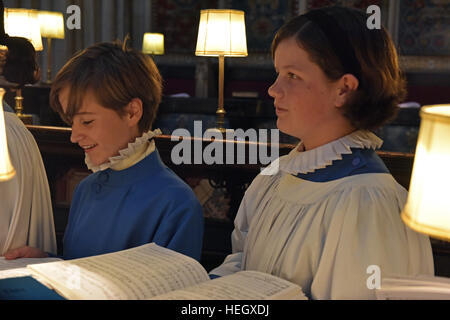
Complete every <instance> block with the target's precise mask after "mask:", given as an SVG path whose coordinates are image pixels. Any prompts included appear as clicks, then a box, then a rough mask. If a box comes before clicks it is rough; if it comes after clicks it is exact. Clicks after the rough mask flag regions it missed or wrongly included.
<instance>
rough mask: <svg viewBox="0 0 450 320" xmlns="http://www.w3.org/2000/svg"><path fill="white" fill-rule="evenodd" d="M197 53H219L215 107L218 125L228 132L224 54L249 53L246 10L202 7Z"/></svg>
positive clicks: (216, 54) (200, 54)
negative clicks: (226, 126) (216, 104)
mask: <svg viewBox="0 0 450 320" xmlns="http://www.w3.org/2000/svg"><path fill="white" fill-rule="evenodd" d="M195 55H197V56H217V57H219V103H218V104H219V105H218V107H217V111H216V115H217V120H216V122H217V128H216V129H218V130H219V131H220V132H222V133H224V132H226V129H225V128H224V123H225V120H224V119H225V113H226V111H225V108H224V106H223V83H224V81H223V74H224V64H225V57H246V56H247V55H248V53H247V40H246V36H245V18H244V11H240V10H228V9H227V10H224V9H207V10H200V22H199V25H198V37H197V47H196V49H195Z"/></svg>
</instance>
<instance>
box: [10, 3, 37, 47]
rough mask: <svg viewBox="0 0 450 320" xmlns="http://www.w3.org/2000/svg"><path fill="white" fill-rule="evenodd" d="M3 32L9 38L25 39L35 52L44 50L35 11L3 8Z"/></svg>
mask: <svg viewBox="0 0 450 320" xmlns="http://www.w3.org/2000/svg"><path fill="white" fill-rule="evenodd" d="M5 32H6V33H7V34H8V35H9V36H10V37H23V38H27V39H28V40H30V41H31V43H32V44H33V47H34V50H36V51H42V50H44V47H43V45H42V37H41V29H40V26H39V18H38V12H37V10H31V9H15V8H5Z"/></svg>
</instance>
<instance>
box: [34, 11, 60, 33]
mask: <svg viewBox="0 0 450 320" xmlns="http://www.w3.org/2000/svg"><path fill="white" fill-rule="evenodd" d="M38 18H39V26H40V29H41V36H42V37H44V38H52V39H64V16H63V14H62V12H53V11H39V12H38Z"/></svg>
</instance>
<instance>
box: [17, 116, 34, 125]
mask: <svg viewBox="0 0 450 320" xmlns="http://www.w3.org/2000/svg"><path fill="white" fill-rule="evenodd" d="M16 115H17V116H18V117H19V119H20V120H22V122H23V123H24V124H33V116H32V115H31V114H23V113H22V114H17V113H16Z"/></svg>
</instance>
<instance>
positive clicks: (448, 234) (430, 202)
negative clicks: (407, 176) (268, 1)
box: [402, 104, 450, 241]
mask: <svg viewBox="0 0 450 320" xmlns="http://www.w3.org/2000/svg"><path fill="white" fill-rule="evenodd" d="M420 117H421V124H420V130H419V136H418V141H417V149H416V154H415V158H414V166H413V171H412V175H411V184H410V188H409V194H408V201H407V203H406V205H405V207H404V209H403V212H402V219H403V221H404V222H405V223H406V224H407V225H408V226H409V227H410V228H412V229H414V230H416V231H418V232H422V233H425V234H428V235H430V236H432V237H436V238H440V239H444V240H447V241H449V240H450V193H449V187H448V181H450V169H449V167H448V165H449V164H450V104H448V105H433V106H424V107H422V109H421V111H420Z"/></svg>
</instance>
